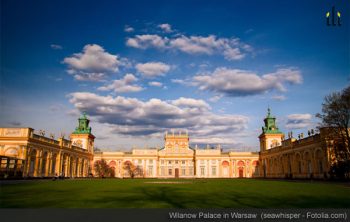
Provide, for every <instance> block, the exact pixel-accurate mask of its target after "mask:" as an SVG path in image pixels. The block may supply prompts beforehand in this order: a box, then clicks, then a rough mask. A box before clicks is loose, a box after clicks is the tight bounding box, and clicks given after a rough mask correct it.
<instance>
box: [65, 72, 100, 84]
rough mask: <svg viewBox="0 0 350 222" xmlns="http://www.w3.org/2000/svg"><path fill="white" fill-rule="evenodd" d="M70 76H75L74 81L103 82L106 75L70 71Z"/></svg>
mask: <svg viewBox="0 0 350 222" xmlns="http://www.w3.org/2000/svg"><path fill="white" fill-rule="evenodd" d="M67 72H68V73H69V74H73V75H74V79H76V80H78V81H87V82H102V81H103V80H104V79H105V78H106V75H105V74H104V73H85V72H78V73H76V72H75V71H73V72H71V71H70V70H68V71H67Z"/></svg>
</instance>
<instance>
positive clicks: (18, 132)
mask: <svg viewBox="0 0 350 222" xmlns="http://www.w3.org/2000/svg"><path fill="white" fill-rule="evenodd" d="M4 136H9V137H20V136H22V133H21V129H5V130H4Z"/></svg>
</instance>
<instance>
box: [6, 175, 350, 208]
mask: <svg viewBox="0 0 350 222" xmlns="http://www.w3.org/2000/svg"><path fill="white" fill-rule="evenodd" d="M170 181H174V182H181V183H177V184H166V183H160V182H170ZM153 182H155V183H153ZM0 191H1V192H0V201H1V202H0V207H1V208H8V207H11V208H46V207H51V208H247V207H248V208H349V207H350V186H347V185H345V184H338V183H335V184H332V183H322V182H290V181H272V180H271V181H270V180H253V179H207V180H160V179H159V180H158V179H155V180H150V179H134V180H131V179H124V180H121V179H100V180H98V179H96V180H88V179H86V180H63V181H51V180H48V181H32V182H25V183H20V184H2V185H1V190H0Z"/></svg>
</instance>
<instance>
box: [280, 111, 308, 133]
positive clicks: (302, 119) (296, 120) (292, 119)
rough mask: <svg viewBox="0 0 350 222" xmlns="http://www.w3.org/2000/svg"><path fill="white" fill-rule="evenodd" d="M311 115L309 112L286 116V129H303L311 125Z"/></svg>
mask: <svg viewBox="0 0 350 222" xmlns="http://www.w3.org/2000/svg"><path fill="white" fill-rule="evenodd" d="M311 119H312V115H311V114H309V113H305V114H291V115H288V116H287V124H286V128H287V129H303V128H308V127H311V125H312V122H311Z"/></svg>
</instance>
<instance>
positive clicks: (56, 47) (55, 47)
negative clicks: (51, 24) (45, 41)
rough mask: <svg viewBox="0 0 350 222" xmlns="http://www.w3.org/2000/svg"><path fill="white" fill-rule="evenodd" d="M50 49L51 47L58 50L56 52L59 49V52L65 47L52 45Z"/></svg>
mask: <svg viewBox="0 0 350 222" xmlns="http://www.w3.org/2000/svg"><path fill="white" fill-rule="evenodd" d="M50 47H51V48H52V49H56V50H57V49H58V50H59V49H63V47H62V46H61V45H57V44H51V45H50Z"/></svg>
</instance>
